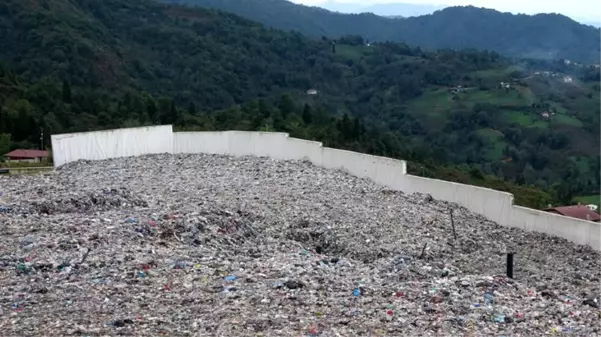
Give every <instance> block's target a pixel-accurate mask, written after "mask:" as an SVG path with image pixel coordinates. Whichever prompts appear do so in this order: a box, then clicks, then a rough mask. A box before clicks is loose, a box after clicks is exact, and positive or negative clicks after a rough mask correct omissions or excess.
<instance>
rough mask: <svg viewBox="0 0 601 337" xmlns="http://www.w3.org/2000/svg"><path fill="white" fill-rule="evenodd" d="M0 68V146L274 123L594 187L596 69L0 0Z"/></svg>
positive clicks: (511, 175) (541, 198) (522, 177)
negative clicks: (140, 128) (78, 134)
mask: <svg viewBox="0 0 601 337" xmlns="http://www.w3.org/2000/svg"><path fill="white" fill-rule="evenodd" d="M0 62H3V63H4V66H0V152H4V151H6V150H8V149H10V148H16V147H36V146H38V144H39V137H40V129H42V130H44V135H45V137H46V138H47V137H48V135H50V134H52V133H60V132H70V131H84V130H94V129H102V128H116V127H123V126H137V125H148V124H157V123H173V124H174V125H175V126H176V127H177V128H180V129H188V130H216V129H217V130H218V129H239V130H278V131H285V132H289V133H290V134H291V135H293V136H296V137H301V138H307V139H315V140H320V141H323V142H324V143H325V144H326V145H327V146H332V147H338V148H346V149H352V150H356V151H362V152H368V153H373V154H379V155H385V156H391V157H397V158H403V159H408V160H411V161H412V164H411V166H410V168H411V169H412V170H413V171H412V172H414V173H418V174H422V175H427V176H433V177H437V178H442V179H449V180H453V181H460V182H465V183H472V184H480V185H484V186H488V187H492V188H497V189H503V190H508V191H511V192H513V193H514V194H516V197H517V198H518V199H517V200H518V202H519V203H520V204H522V205H527V206H532V207H540V206H543V205H546V204H547V203H548V202H551V201H553V200H554V202H560V201H561V202H562V203H566V202H569V201H570V200H571V199H572V197H573V196H578V195H589V194H590V195H592V194H595V193H598V187H599V176H598V174H596V173H595V172H599V160H598V154H599V104H598V102H599V87H598V82H599V69H598V68H595V67H589V66H583V65H580V64H571V63H567V62H563V61H560V62H546V61H532V60H530V61H527V60H524V61H523V62H521V63H520V64H512V63H511V62H510V61H509V60H507V59H505V58H503V57H501V56H500V55H499V54H497V53H495V52H488V51H476V50H463V51H453V50H438V51H432V52H430V51H428V52H425V51H422V50H420V49H419V48H416V47H410V46H407V45H404V44H398V43H376V44H373V45H372V46H366V44H365V41H364V40H363V39H362V38H361V37H358V36H345V37H342V38H339V39H337V40H336V41H332V40H329V39H327V38H324V39H310V38H306V37H303V36H302V35H300V34H297V33H288V32H283V31H277V30H273V29H266V28H264V27H262V26H261V25H259V24H256V23H253V22H251V21H248V20H247V19H243V18H241V17H238V16H235V15H233V14H227V13H223V12H218V11H213V10H207V9H203V8H186V7H180V6H174V5H165V4H161V3H157V2H153V1H148V0H31V1H21V0H5V1H3V2H1V3H0ZM568 77H569V78H570V79H572V80H571V81H569V82H568V81H567V78H568ZM309 89H314V91H309ZM309 92H311V93H312V94H309ZM544 113H547V115H548V117H545V118H543V117H541V116H542V115H543V114H544ZM45 144H48V139H46V141H45ZM493 176H496V177H498V178H493ZM499 178H501V179H499ZM503 180H505V181H503ZM516 184H520V185H529V186H532V187H528V188H526V187H519V186H516ZM541 190H544V191H548V194H547V193H545V192H541Z"/></svg>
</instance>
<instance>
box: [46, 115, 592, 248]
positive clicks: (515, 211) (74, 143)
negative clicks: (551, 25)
mask: <svg viewBox="0 0 601 337" xmlns="http://www.w3.org/2000/svg"><path fill="white" fill-rule="evenodd" d="M125 144H127V145H125ZM52 147H53V154H54V160H55V166H60V165H62V164H64V163H68V162H71V161H74V160H78V159H108V158H115V157H123V156H135V155H140V154H147V153H161V152H172V153H208V154H227V155H232V156H250V155H252V156H261V157H270V158H274V159H282V160H308V161H310V162H311V163H313V164H314V165H316V166H322V167H325V168H330V169H341V170H344V171H346V172H348V173H350V174H352V175H355V176H357V177H361V178H368V179H371V180H373V181H374V182H375V183H377V184H380V185H382V186H386V187H388V188H390V189H393V190H399V191H403V192H405V193H416V192H419V193H428V194H430V195H432V196H433V197H434V198H435V199H439V200H445V201H449V202H454V203H457V204H459V205H461V206H463V207H465V208H467V209H469V210H471V211H473V212H475V213H479V214H482V215H484V216H485V217H487V218H488V219H490V220H492V221H495V222H497V223H498V224H500V225H502V226H506V227H516V228H522V229H525V230H531V231H537V232H542V233H547V234H551V235H556V236H559V237H562V238H565V239H567V240H570V241H572V242H574V243H577V244H582V245H589V246H591V247H592V248H594V249H596V250H601V224H599V223H594V222H590V221H584V220H578V219H574V218H568V217H564V216H559V215H555V214H551V213H547V212H541V211H537V210H533V209H529V208H525V207H520V206H515V205H513V195H512V194H510V193H506V192H500V191H495V190H491V189H487V188H481V187H477V186H471V185H464V184H458V183H453V182H448V181H443V180H437V179H429V178H423V177H418V176H414V175H410V174H407V164H406V162H405V161H402V160H396V159H391V158H385V157H378V156H371V155H366V154H362V153H356V152H351V151H344V150H338V149H332V148H327V147H323V146H322V144H321V143H319V142H313V141H307V140H302V139H296V138H290V137H288V134H286V133H275V132H273V133H272V132H245V131H224V132H176V133H172V132H171V126H161V127H153V128H136V129H121V130H111V131H102V132H98V133H96V132H91V133H81V134H70V135H57V136H52Z"/></svg>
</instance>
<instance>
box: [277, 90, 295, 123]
mask: <svg viewBox="0 0 601 337" xmlns="http://www.w3.org/2000/svg"><path fill="white" fill-rule="evenodd" d="M278 109H280V111H281V112H282V117H283V118H286V116H287V115H288V114H290V113H293V112H294V110H295V109H296V107H295V106H294V102H293V101H292V98H291V97H290V95H288V94H284V95H282V96H280V100H279V102H278Z"/></svg>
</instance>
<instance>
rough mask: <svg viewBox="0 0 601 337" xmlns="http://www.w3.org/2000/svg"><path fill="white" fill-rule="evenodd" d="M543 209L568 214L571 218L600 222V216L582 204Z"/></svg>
mask: <svg viewBox="0 0 601 337" xmlns="http://www.w3.org/2000/svg"><path fill="white" fill-rule="evenodd" d="M545 211H547V212H550V213H555V214H559V215H563V216H569V217H572V218H578V219H581V220H588V221H594V222H600V221H601V216H600V215H599V214H598V213H597V212H595V211H593V210H591V209H590V208H588V207H587V206H584V205H574V206H561V207H553V208H547V209H545Z"/></svg>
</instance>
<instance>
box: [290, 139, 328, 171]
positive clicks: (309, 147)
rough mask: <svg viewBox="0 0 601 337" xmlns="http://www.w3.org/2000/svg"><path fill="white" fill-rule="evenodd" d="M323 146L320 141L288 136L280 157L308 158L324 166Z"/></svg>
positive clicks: (317, 164)
mask: <svg viewBox="0 0 601 337" xmlns="http://www.w3.org/2000/svg"><path fill="white" fill-rule="evenodd" d="M322 148H323V145H322V144H321V143H320V142H313V141H310V140H304V139H298V138H290V137H288V138H287V139H286V146H285V149H284V151H283V153H282V157H281V158H280V159H285V160H308V161H310V162H311V163H312V164H313V165H315V166H322Z"/></svg>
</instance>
